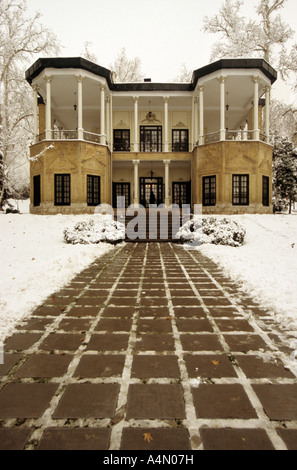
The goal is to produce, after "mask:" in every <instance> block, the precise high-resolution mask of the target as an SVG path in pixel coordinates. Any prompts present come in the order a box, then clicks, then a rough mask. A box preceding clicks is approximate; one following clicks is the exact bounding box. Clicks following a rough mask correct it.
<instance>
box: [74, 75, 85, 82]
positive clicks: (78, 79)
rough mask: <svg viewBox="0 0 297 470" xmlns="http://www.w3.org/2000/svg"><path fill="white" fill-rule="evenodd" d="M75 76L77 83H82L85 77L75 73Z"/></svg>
mask: <svg viewBox="0 0 297 470" xmlns="http://www.w3.org/2000/svg"><path fill="white" fill-rule="evenodd" d="M75 78H76V80H77V83H82V82H83V80H84V79H85V77H83V76H82V75H75Z"/></svg>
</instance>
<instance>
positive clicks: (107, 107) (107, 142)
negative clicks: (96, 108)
mask: <svg viewBox="0 0 297 470" xmlns="http://www.w3.org/2000/svg"><path fill="white" fill-rule="evenodd" d="M105 106H106V111H105V114H106V144H107V145H108V146H109V147H110V115H109V111H110V98H109V96H108V97H107V98H106V100H105Z"/></svg>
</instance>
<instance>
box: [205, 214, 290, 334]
mask: <svg viewBox="0 0 297 470" xmlns="http://www.w3.org/2000/svg"><path fill="white" fill-rule="evenodd" d="M232 218H234V220H236V222H238V223H239V224H241V225H242V226H243V227H245V229H246V236H245V241H244V244H243V246H241V247H237V248H233V247H230V246H219V245H209V244H204V245H202V246H201V247H199V248H198V249H199V250H201V252H202V253H203V254H205V255H206V256H208V257H209V258H211V259H212V260H214V261H215V262H217V263H218V264H219V265H220V266H221V267H222V268H223V270H224V271H225V273H227V274H228V275H229V276H231V278H233V279H234V280H237V281H239V282H240V283H241V287H242V289H243V290H244V291H245V292H247V293H248V294H250V295H251V296H252V297H253V298H254V299H255V300H256V301H258V302H259V303H260V304H261V305H262V306H264V307H266V308H268V309H269V310H271V312H272V313H273V314H274V316H275V319H276V320H277V322H278V323H279V324H280V325H281V326H282V327H283V328H284V329H286V330H290V333H291V335H293V336H296V338H297V215H285V214H284V215H283V214H282V215H280V214H275V215H242V216H239V215H237V216H232V217H231V219H232Z"/></svg>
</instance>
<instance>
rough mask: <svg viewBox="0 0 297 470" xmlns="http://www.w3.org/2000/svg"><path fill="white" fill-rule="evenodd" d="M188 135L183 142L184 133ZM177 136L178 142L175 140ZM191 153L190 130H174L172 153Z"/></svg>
mask: <svg viewBox="0 0 297 470" xmlns="http://www.w3.org/2000/svg"><path fill="white" fill-rule="evenodd" d="M183 132H184V133H185V134H186V141H185V142H183V141H182V133H183ZM175 134H176V135H177V136H178V140H175V138H176V137H175ZM188 151H189V129H172V152H188Z"/></svg>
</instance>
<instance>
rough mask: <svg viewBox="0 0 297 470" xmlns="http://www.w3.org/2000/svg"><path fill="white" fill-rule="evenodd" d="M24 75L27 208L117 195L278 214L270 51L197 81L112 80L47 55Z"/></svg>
mask: <svg viewBox="0 0 297 470" xmlns="http://www.w3.org/2000/svg"><path fill="white" fill-rule="evenodd" d="M26 79H27V81H28V83H29V84H30V85H31V86H32V88H33V90H34V93H35V100H34V123H35V128H34V143H33V144H32V146H31V149H30V152H31V163H30V165H31V171H30V173H31V212H32V213H36V214H56V213H65V214H78V213H92V212H93V211H94V207H95V206H97V205H98V204H103V203H106V204H110V205H113V207H115V206H116V201H117V196H120V195H122V196H124V197H125V204H126V206H129V205H130V204H136V205H138V204H141V205H143V206H144V207H148V205H149V204H150V203H155V204H158V205H159V204H161V203H163V204H165V205H166V206H170V205H171V204H178V205H179V206H181V204H191V206H192V207H193V206H194V204H202V205H203V213H205V214H212V213H214V214H215V213H218V214H236V213H271V212H272V202H271V187H272V146H271V145H270V139H269V100H270V90H271V86H272V84H273V83H274V82H275V80H276V79H277V73H276V71H275V70H274V69H273V68H272V67H271V66H270V65H269V64H268V63H267V62H266V61H265V60H262V59H223V60H219V61H217V62H214V63H211V64H209V65H207V66H205V67H202V68H200V69H198V70H195V71H194V72H193V75H192V80H191V82H190V83H154V82H152V81H151V80H150V79H145V80H144V81H143V82H141V83H117V82H116V80H115V77H114V74H113V73H112V72H111V71H110V70H107V69H106V68H103V67H101V66H99V65H96V64H94V63H92V62H90V61H88V60H85V59H83V58H80V57H77V58H76V57H73V58H47V59H39V60H37V61H36V62H35V63H34V64H33V65H32V66H31V67H30V68H29V70H27V72H26ZM34 157H36V158H34Z"/></svg>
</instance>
